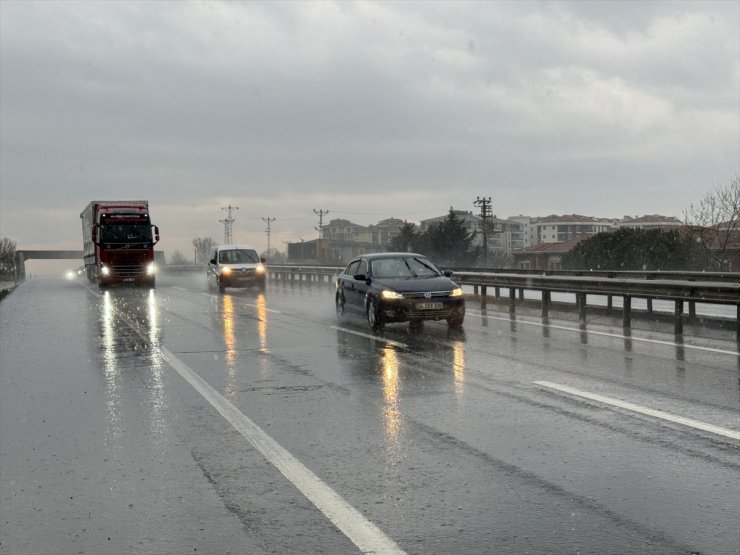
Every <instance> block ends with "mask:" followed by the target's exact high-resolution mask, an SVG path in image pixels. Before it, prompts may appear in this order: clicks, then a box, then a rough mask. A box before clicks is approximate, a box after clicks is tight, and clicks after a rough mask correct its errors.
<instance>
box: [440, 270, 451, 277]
mask: <svg viewBox="0 0 740 555" xmlns="http://www.w3.org/2000/svg"><path fill="white" fill-rule="evenodd" d="M442 273H443V274H444V276H445V277H452V272H451V271H450V270H445V271H444V272H442Z"/></svg>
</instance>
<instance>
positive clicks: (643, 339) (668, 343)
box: [468, 311, 740, 356]
mask: <svg viewBox="0 0 740 555" xmlns="http://www.w3.org/2000/svg"><path fill="white" fill-rule="evenodd" d="M468 314H475V315H477V316H484V315H483V314H481V313H480V312H470V311H469V312H468ZM484 317H485V318H488V319H489V320H500V321H502V322H510V321H511V318H504V317H501V316H488V315H485V316H484ZM515 322H517V323H518V324H527V325H529V326H537V327H540V328H543V327H548V328H550V329H554V330H564V331H575V332H578V333H581V332H583V331H584V330H582V329H580V328H571V327H568V326H554V325H552V324H543V323H542V322H533V321H532V320H515ZM586 333H588V334H590V335H601V336H604V337H614V338H616V339H629V340H631V341H639V342H642V343H654V344H656V345H666V346H668V347H683V348H684V349H694V350H695V351H708V352H710V353H719V354H721V355H735V356H737V355H739V354H740V352H738V351H730V350H727V349H717V348H715V347H702V346H701V345H690V344H687V343H675V342H673V341H661V340H660V339H648V338H646V337H635V336H634V335H620V334H618V333H609V332H605V331H593V330H586Z"/></svg>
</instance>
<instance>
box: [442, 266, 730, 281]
mask: <svg viewBox="0 0 740 555" xmlns="http://www.w3.org/2000/svg"><path fill="white" fill-rule="evenodd" d="M449 269H450V270H452V271H454V272H455V273H456V274H457V273H464V272H485V273H491V274H521V275H527V276H561V277H562V276H575V277H593V278H598V277H605V278H622V279H648V280H655V279H667V280H678V281H712V282H716V281H720V282H727V283H740V272H679V271H661V270H642V271H636V270H521V269H516V268H513V269H506V268H501V269H484V268H462V267H460V268H449Z"/></svg>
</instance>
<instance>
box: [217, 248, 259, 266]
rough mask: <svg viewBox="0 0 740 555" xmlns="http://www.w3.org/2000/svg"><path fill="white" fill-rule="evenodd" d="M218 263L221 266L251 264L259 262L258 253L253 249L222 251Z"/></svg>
mask: <svg viewBox="0 0 740 555" xmlns="http://www.w3.org/2000/svg"><path fill="white" fill-rule="evenodd" d="M218 261H219V262H220V263H221V264H251V263H254V262H259V261H260V259H259V256H258V255H257V251H254V250H252V249H230V250H226V251H221V252H220V253H219V254H218Z"/></svg>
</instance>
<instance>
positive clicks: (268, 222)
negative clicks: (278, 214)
mask: <svg viewBox="0 0 740 555" xmlns="http://www.w3.org/2000/svg"><path fill="white" fill-rule="evenodd" d="M262 221H263V222H267V229H266V230H265V232H266V233H267V252H268V256H269V252H270V234H271V233H272V231H271V230H270V224H271V223H272V222H274V221H275V218H262Z"/></svg>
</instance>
